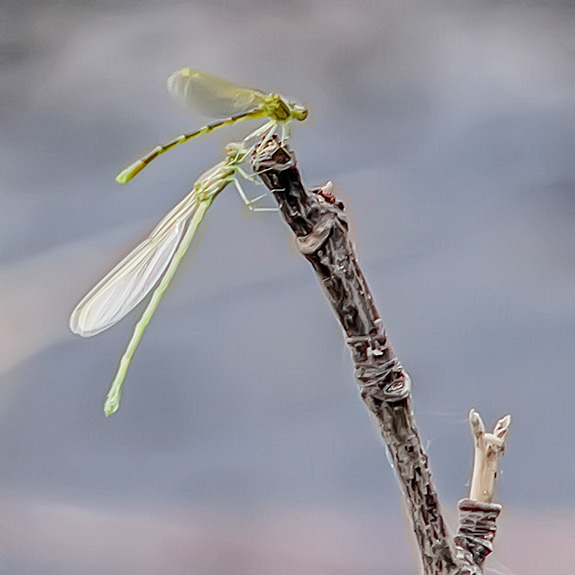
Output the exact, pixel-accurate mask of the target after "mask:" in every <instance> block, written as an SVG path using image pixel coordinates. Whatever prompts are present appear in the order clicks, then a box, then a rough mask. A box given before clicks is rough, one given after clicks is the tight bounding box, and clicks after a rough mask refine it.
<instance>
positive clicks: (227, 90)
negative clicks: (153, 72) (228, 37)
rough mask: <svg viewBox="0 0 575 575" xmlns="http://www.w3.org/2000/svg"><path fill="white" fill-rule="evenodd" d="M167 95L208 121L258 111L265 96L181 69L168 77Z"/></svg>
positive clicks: (249, 89) (196, 71)
mask: <svg viewBox="0 0 575 575" xmlns="http://www.w3.org/2000/svg"><path fill="white" fill-rule="evenodd" d="M168 92H169V93H170V95H171V96H172V97H173V98H174V100H175V101H176V102H177V103H178V104H179V105H180V106H182V107H183V108H184V109H186V110H193V111H198V112H200V113H201V114H203V115H204V116H208V117H211V118H227V117H229V116H235V115H236V114H243V113H245V112H249V111H250V110H254V109H257V108H258V107H259V106H260V105H261V103H262V102H263V101H264V99H265V97H266V95H265V94H264V93H263V92H260V91H259V90H253V89H251V88H242V87H240V86H236V85H235V84H232V83H231V82H228V81H227V80H223V79H222V78H218V77H217V76H212V75H211V74H206V73H205V72H199V71H198V70H192V69H191V68H183V69H182V70H179V71H177V72H175V73H174V74H172V75H171V76H170V77H169V78H168Z"/></svg>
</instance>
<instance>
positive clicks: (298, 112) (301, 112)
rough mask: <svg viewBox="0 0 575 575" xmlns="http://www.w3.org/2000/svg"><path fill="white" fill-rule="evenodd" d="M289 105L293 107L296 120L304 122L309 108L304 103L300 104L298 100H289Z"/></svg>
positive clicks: (292, 113)
mask: <svg viewBox="0 0 575 575" xmlns="http://www.w3.org/2000/svg"><path fill="white" fill-rule="evenodd" d="M288 105H289V107H290V109H291V115H292V117H293V118H294V119H295V120H299V121H300V122H303V121H304V120H305V119H306V118H307V115H308V109H307V108H306V107H305V106H304V105H303V104H298V103H297V102H289V104H288Z"/></svg>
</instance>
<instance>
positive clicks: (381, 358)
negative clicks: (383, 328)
mask: <svg viewBox="0 0 575 575" xmlns="http://www.w3.org/2000/svg"><path fill="white" fill-rule="evenodd" d="M347 343H348V345H349V346H350V347H351V350H352V353H353V360H354V364H355V377H356V379H357V383H358V385H359V387H360V390H361V395H362V397H363V399H364V400H365V399H366V398H367V397H372V398H374V399H377V400H379V401H384V402H396V401H401V400H404V399H406V398H407V397H408V396H409V395H410V393H411V378H410V377H409V375H408V374H407V372H406V371H404V369H403V367H402V365H401V363H400V361H399V359H398V357H397V356H396V355H395V353H394V352H393V349H391V346H390V345H389V341H388V338H387V335H385V333H383V334H381V333H379V334H377V335H367V336H357V337H350V338H349V339H348V340H347Z"/></svg>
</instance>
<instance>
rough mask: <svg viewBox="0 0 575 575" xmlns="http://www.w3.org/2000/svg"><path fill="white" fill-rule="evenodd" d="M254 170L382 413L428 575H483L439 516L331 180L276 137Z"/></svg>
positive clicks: (396, 366) (364, 389)
mask: <svg viewBox="0 0 575 575" xmlns="http://www.w3.org/2000/svg"><path fill="white" fill-rule="evenodd" d="M252 167H253V169H254V172H255V173H257V174H258V175H259V177H260V178H261V179H262V181H263V182H264V184H265V185H266V186H267V187H268V188H269V189H270V190H271V191H272V192H273V195H274V197H275V199H276V200H277V202H278V204H279V207H280V211H281V213H282V215H283V217H284V218H285V220H286V222H287V224H288V225H289V226H290V228H291V229H292V230H293V232H294V233H295V235H296V242H297V246H298V248H299V250H300V252H301V253H302V254H303V255H304V256H305V257H306V259H307V260H308V261H309V262H310V263H311V265H312V266H313V268H314V270H315V272H316V274H317V276H318V278H319V281H320V284H321V286H322V288H323V290H324V293H325V295H326V297H327V298H328V300H329V302H330V303H331V305H332V308H333V310H334V312H335V314H336V316H337V318H338V320H339V322H340V324H341V326H342V328H343V330H344V332H345V334H346V336H347V343H348V345H349V347H350V350H351V353H352V356H353V361H354V364H355V377H356V380H357V383H358V386H359V389H360V393H361V397H362V398H363V400H364V402H365V403H366V405H367V406H368V408H369V409H370V411H371V412H372V413H373V414H374V416H375V417H376V420H377V422H378V425H379V429H380V432H381V435H382V437H383V439H384V440H385V442H386V444H387V446H388V448H389V452H390V454H391V457H392V459H393V463H394V466H395V469H396V471H397V476H398V480H399V482H400V484H401V487H402V489H403V493H404V496H405V500H406V504H407V508H408V511H409V515H410V518H411V523H412V526H413V530H414V533H415V536H416V539H417V542H418V545H419V550H420V555H421V560H422V564H423V570H424V573H425V574H426V575H447V574H449V575H455V574H471V573H474V574H476V573H480V572H481V570H480V567H481V565H480V564H479V563H478V562H477V561H476V559H475V556H474V555H473V554H472V553H471V552H470V551H469V549H468V547H467V546H463V547H462V546H461V543H460V541H455V540H454V539H453V538H452V537H451V535H450V533H449V531H448V528H447V525H446V522H445V520H444V518H443V516H442V514H441V510H440V506H439V499H438V496H437V492H436V489H435V487H434V485H433V481H432V478H431V472H430V470H429V466H428V462H427V455H426V454H425V451H424V449H423V446H422V442H421V439H420V437H419V433H418V430H417V427H416V425H415V421H414V418H413V412H412V406H411V382H410V378H409V376H408V374H407V373H406V372H405V371H404V369H403V367H402V366H401V364H400V362H399V359H398V358H397V356H396V355H395V353H394V351H393V348H392V347H391V344H390V342H389V338H388V336H387V334H386V331H385V328H384V326H383V323H382V321H381V318H380V315H379V313H378V311H377V309H376V307H375V304H374V301H373V297H372V295H371V292H370V290H369V287H368V285H367V282H366V280H365V277H364V275H363V273H362V271H361V269H360V266H359V263H358V261H357V257H356V255H355V251H354V248H353V245H352V243H351V241H350V240H349V237H348V234H347V231H348V225H347V221H346V218H345V214H344V206H343V203H341V202H339V201H337V200H336V198H335V197H334V196H333V193H332V190H331V187H330V185H329V184H327V185H326V186H324V187H323V188H320V189H318V190H314V191H312V192H309V191H306V190H305V189H304V187H303V185H302V183H301V179H300V175H299V172H298V170H297V167H296V161H295V156H294V154H293V152H292V151H291V150H290V149H289V148H285V147H282V146H281V145H280V144H279V142H278V141H277V139H267V140H266V141H264V142H263V143H262V144H261V145H260V146H259V148H257V149H256V151H255V152H254V156H253V159H252Z"/></svg>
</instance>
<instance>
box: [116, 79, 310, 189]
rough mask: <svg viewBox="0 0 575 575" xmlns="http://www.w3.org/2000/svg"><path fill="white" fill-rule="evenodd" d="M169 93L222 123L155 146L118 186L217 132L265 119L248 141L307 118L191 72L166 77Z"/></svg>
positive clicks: (281, 102) (300, 109)
mask: <svg viewBox="0 0 575 575" xmlns="http://www.w3.org/2000/svg"><path fill="white" fill-rule="evenodd" d="M168 91H169V93H170V94H171V95H172V97H173V98H174V99H175V100H176V101H177V102H178V103H179V104H180V105H181V106H182V107H184V108H186V109H192V110H198V111H200V112H201V113H202V114H204V115H206V116H211V117H215V118H225V119H222V120H220V121H218V122H215V123H213V124H208V125H207V126H204V127H203V128H199V129H198V130H194V131H193V132H187V133H185V134H181V135H180V136H178V137H177V138H174V139H173V140H171V141H169V142H167V143H165V144H160V145H158V146H156V147H155V148H154V149H153V150H152V151H151V152H149V153H147V154H146V155H145V156H142V157H141V158H140V159H139V160H136V161H135V162H134V163H133V164H131V165H130V166H128V167H127V168H126V169H125V170H123V171H122V172H120V174H118V176H117V177H116V180H117V181H118V182H119V183H121V184H125V183H126V182H129V181H130V180H131V179H132V178H133V177H134V176H135V175H136V174H138V173H139V172H141V171H142V170H143V169H144V168H145V167H146V166H147V165H148V164H149V163H150V162H151V161H152V160H154V159H156V158H157V157H158V156H160V155H161V154H163V153H164V152H167V151H168V150H171V149H172V148H173V147H175V146H177V145H179V144H183V143H184V142H187V141H189V140H191V139H192V138H195V137H197V136H201V135H203V134H208V133H209V132H212V131H213V130H216V129H217V128H222V127H224V126H230V125H231V124H235V123H236V122H240V121H242V120H253V119H258V118H267V119H268V122H267V123H266V124H265V125H264V126H261V127H260V128H258V129H257V130H255V131H254V132H252V133H251V134H250V135H249V136H248V137H247V138H246V139H245V140H244V141H247V140H249V139H250V138H254V137H257V136H259V135H262V134H265V133H266V131H268V130H269V132H270V133H272V132H273V130H274V129H275V128H276V127H277V126H278V124H280V123H282V124H283V125H284V126H286V125H287V124H288V123H289V122H291V121H292V120H299V121H302V120H305V119H306V118H307V115H308V111H307V108H305V107H304V106H302V105H301V104H296V103H294V102H290V101H287V100H285V99H284V98H282V97H281V96H279V95H278V94H265V93H264V92H261V91H260V90H255V89H252V88H242V87H240V86H236V85H235V84H232V83H231V82H228V81H227V80H223V79H222V78H218V77H217V76H212V75H211V74H206V73H205V72H199V71H198V70H192V69H190V68H184V69H182V70H179V71H178V72H175V73H174V74H172V75H171V76H170V77H169V79H168ZM286 129H287V128H286Z"/></svg>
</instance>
